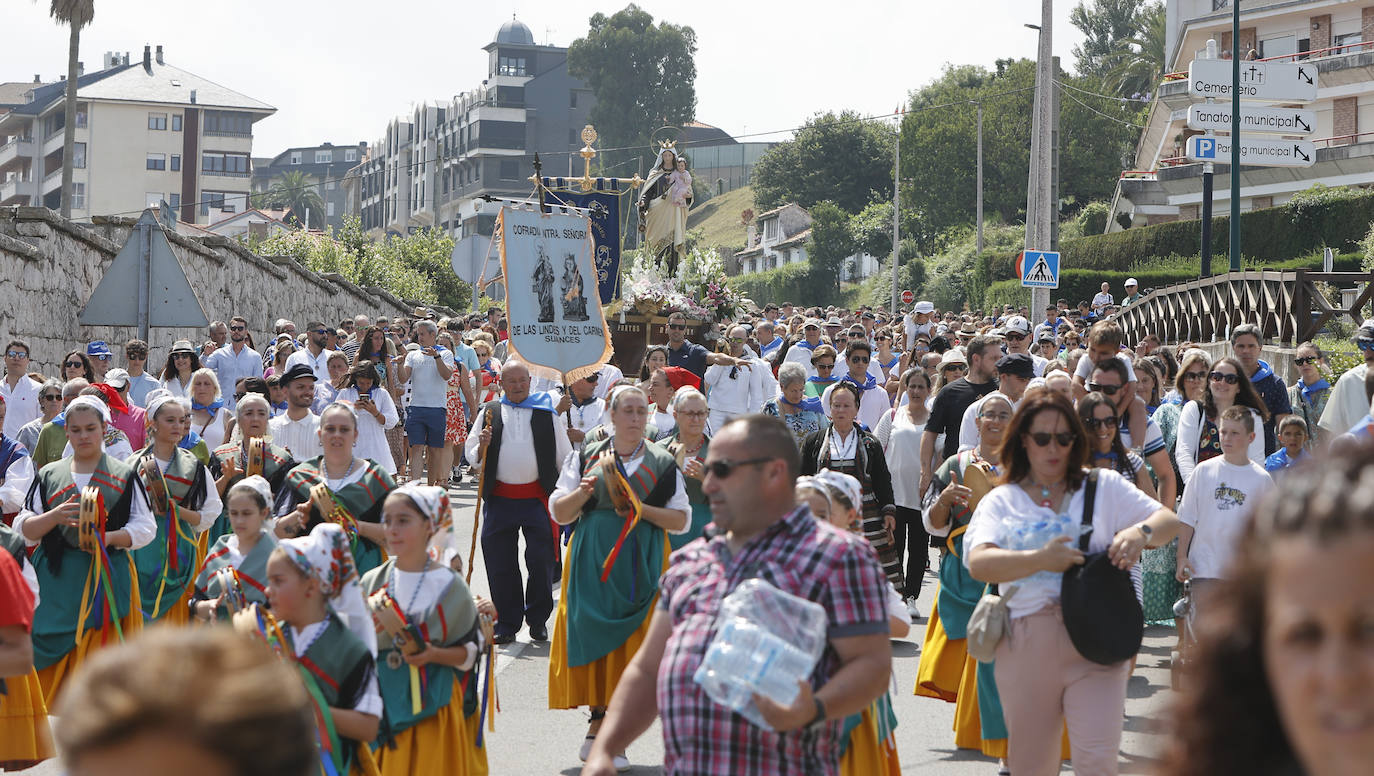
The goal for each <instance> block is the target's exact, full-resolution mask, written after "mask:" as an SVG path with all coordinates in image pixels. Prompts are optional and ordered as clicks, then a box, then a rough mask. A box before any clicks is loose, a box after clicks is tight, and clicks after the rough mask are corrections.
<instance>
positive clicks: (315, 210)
mask: <svg viewBox="0 0 1374 776" xmlns="http://www.w3.org/2000/svg"><path fill="white" fill-rule="evenodd" d="M318 185H319V184H318V183H316V182H314V181H313V180H311V179H310V176H309V175H307V174H305V172H304V171H302V170H288V171H287V172H284V173H282V176H281V177H280V178H278V179H277V180H275V181H273V182H272V186H271V187H270V188H269V189H268V190H267V192H266V197H265V199H266V200H267V202H268V203H269V204H270V206H272V207H277V208H285V209H287V210H290V211H291V215H292V217H294V218H295V220H296V223H299V224H305V226H306V228H307V229H308V228H310V227H312V226H313V227H318V228H323V227H324V199H323V198H322V197H321V196H320V192H319V190H318V189H317V188H316V187H317V186H318ZM307 214H309V216H310V223H308V224H307V223H306V215H307Z"/></svg>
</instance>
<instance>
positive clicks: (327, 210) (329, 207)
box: [324, 202, 334, 218]
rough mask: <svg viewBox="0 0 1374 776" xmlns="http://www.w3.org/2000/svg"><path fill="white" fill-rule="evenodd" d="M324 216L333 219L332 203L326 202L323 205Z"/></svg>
mask: <svg viewBox="0 0 1374 776" xmlns="http://www.w3.org/2000/svg"><path fill="white" fill-rule="evenodd" d="M324 214H325V215H326V216H328V217H330V218H333V217H334V203H333V202H326V203H324Z"/></svg>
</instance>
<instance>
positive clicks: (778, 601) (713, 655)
mask: <svg viewBox="0 0 1374 776" xmlns="http://www.w3.org/2000/svg"><path fill="white" fill-rule="evenodd" d="M826 628H827V621H826V613H825V607H823V606H821V605H820V604H818V603H815V602H813V601H808V600H806V599H804V598H798V597H797V596H794V595H791V594H789V593H784V592H783V591H781V590H779V589H777V588H776V587H773V586H772V585H770V584H769V583H767V582H765V581H763V580H761V579H750V580H747V581H745V582H743V583H742V584H740V586H739V587H737V588H736V589H735V590H734V591H733V592H732V593H730V595H728V596H726V597H725V600H724V601H723V602H722V603H721V610H720V614H719V616H718V618H717V620H716V634H715V637H714V638H712V640H711V644H710V646H709V647H708V648H707V650H706V656H705V658H703V659H702V661H701V665H700V666H699V667H698V668H697V671H696V674H695V675H693V677H692V678H693V680H694V681H695V682H696V683H697V684H699V685H701V688H702V689H703V690H704V691H705V692H706V695H707V697H709V698H710V699H711V700H713V701H715V702H716V703H719V704H721V705H722V706H725V707H727V708H730V709H733V710H734V711H736V712H738V713H739V714H740V715H741V716H743V717H744V718H745V719H747V720H749V721H750V722H752V723H754V724H755V725H758V726H759V727H762V728H766V729H772V726H770V725H769V724H768V722H767V721H766V720H764V718H763V715H762V714H761V713H759V709H758V706H757V704H755V703H754V697H753V696H754V694H755V693H758V694H759V695H762V696H764V697H766V698H769V699H770V700H772V701H773V702H774V703H778V704H780V705H783V706H787V705H790V704H791V703H792V702H794V701H795V700H796V699H797V693H798V692H800V688H799V687H798V686H797V681H798V680H799V679H802V680H804V679H807V678H808V677H810V676H811V672H812V671H813V670H815V668H816V661H818V660H820V657H821V652H822V651H823V650H824V649H825V642H826V636H825V634H826Z"/></svg>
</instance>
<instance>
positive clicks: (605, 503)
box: [549, 386, 690, 768]
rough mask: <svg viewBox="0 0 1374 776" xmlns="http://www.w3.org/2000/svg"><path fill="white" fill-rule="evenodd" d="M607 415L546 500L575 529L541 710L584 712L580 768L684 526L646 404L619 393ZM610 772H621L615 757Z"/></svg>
mask: <svg viewBox="0 0 1374 776" xmlns="http://www.w3.org/2000/svg"><path fill="white" fill-rule="evenodd" d="M610 410H611V425H612V427H613V429H614V434H613V436H611V437H610V438H609V439H606V440H603V441H599V442H588V443H587V444H585V445H584V446H583V448H582V450H580V451H578V450H574V451H573V452H572V453H570V454H569V455H568V458H567V461H566V462H565V463H564V465H563V471H562V474H560V476H559V478H558V485H557V487H555V488H554V491H553V494H552V495H551V496H550V497H549V503H550V504H551V505H552V507H553V518H554V520H556V521H557V522H558V523H559V524H561V525H568V524H570V523H572V522H574V521H576V522H577V527H576V528H575V529H574V531H573V535H572V540H571V541H570V542H569V544H568V550H567V554H566V555H565V557H564V561H563V583H562V588H561V589H562V595H561V596H560V597H559V600H558V611H557V614H556V615H555V618H554V627H553V645H552V650H551V654H550V658H549V708H551V709H575V708H578V707H580V706H589V707H591V714H592V721H591V727H590V728H589V729H588V731H587V737H586V740H585V741H584V742H583V744H582V749H581V752H580V757H581V758H582V759H583V760H584V761H585V760H586V759H587V756H588V754H590V752H591V745H592V741H593V740H594V739H595V738H596V733H597V731H598V730H600V729H601V720H602V718H603V717H605V715H606V705H607V704H608V703H610V700H611V695H612V693H614V692H615V687H616V684H617V683H618V682H619V681H620V674H621V673H622V672H623V671H624V670H625V666H626V665H627V664H629V662H630V658H632V657H634V654H635V652H636V651H638V650H639V645H640V644H641V643H643V641H644V636H645V634H646V633H647V632H648V630H649V615H650V614H651V613H652V612H653V607H654V602H655V601H656V600H657V599H658V578H659V576H660V575H661V574H662V573H663V571H664V569H666V568H667V565H668V554H669V550H670V546H669V544H668V535H669V534H670V533H682V532H684V531H686V530H687V528H688V526H689V525H690V523H689V521H688V510H689V509H690V504H689V503H688V501H687V492H686V490H685V489H684V487H683V483H682V477H680V476H679V475H678V468H677V462H676V461H675V460H674V459H673V456H672V455H670V454H669V453H668V451H667V450H665V449H664V448H662V447H660V446H659V445H658V444H657V443H656V442H650V441H648V440H646V439H645V438H644V427H645V426H646V425H647V423H648V418H649V401H648V397H646V396H645V395H644V392H643V391H642V390H640V389H639V388H636V387H631V386H622V387H620V388H617V389H616V390H615V392H614V393H612V394H611V400H610ZM615 762H616V764H617V766H623V767H625V768H628V767H629V761H628V760H626V759H625V756H624V753H623V752H622V753H620V754H617V755H616V757H615Z"/></svg>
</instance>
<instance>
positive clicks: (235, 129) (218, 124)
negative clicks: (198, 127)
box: [205, 110, 253, 137]
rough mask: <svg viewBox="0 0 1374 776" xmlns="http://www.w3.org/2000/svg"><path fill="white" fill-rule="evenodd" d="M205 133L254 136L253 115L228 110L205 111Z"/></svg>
mask: <svg viewBox="0 0 1374 776" xmlns="http://www.w3.org/2000/svg"><path fill="white" fill-rule="evenodd" d="M205 134H207V135H224V136H230V137H252V136H253V115H252V114H251V113H240V112H238V111H227V110H207V111H205Z"/></svg>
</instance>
